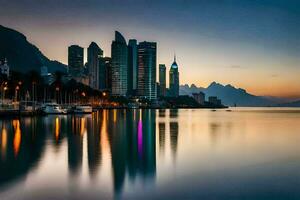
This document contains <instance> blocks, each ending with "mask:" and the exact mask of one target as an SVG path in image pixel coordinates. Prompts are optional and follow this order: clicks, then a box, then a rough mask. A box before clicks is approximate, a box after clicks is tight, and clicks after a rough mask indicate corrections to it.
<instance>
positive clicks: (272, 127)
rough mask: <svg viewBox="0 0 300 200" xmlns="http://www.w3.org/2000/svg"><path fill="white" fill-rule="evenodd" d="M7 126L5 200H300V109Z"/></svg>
mask: <svg viewBox="0 0 300 200" xmlns="http://www.w3.org/2000/svg"><path fill="white" fill-rule="evenodd" d="M230 109H231V110H216V111H214V110H209V109H207V110H206V109H194V110H193V109H179V110H101V111H98V112H96V113H93V114H90V115H73V116H72V115H60V116H56V115H49V116H45V117H32V118H30V117H28V118H20V119H6V120H4V119H2V120H0V199H1V200H6V199H12V200H15V199H26V200H27V199H50V200H53V199H84V200H87V199H208V200H210V199H220V200H222V199H224V200H225V199H226V200H227V199H228V200H229V199H230V200H234V199H243V200H248V199H249V200H255V199H261V200H268V199H270V200H277V199H282V200H289V199H295V200H296V199H300V109H289V108H276V109H274V108H230Z"/></svg>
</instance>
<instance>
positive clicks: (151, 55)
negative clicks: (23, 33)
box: [138, 42, 157, 100]
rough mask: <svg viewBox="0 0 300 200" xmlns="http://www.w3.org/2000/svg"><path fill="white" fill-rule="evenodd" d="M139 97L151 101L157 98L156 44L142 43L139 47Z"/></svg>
mask: <svg viewBox="0 0 300 200" xmlns="http://www.w3.org/2000/svg"><path fill="white" fill-rule="evenodd" d="M138 95H139V96H140V97H145V98H147V99H149V100H154V99H156V98H157V95H156V43H155V42H140V43H139V45H138Z"/></svg>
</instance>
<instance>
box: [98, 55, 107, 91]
mask: <svg viewBox="0 0 300 200" xmlns="http://www.w3.org/2000/svg"><path fill="white" fill-rule="evenodd" d="M98 61H99V70H98V71H99V73H98V77H99V79H98V82H99V89H100V90H104V89H106V84H105V81H106V80H105V78H106V68H105V59H104V57H100V58H99V60H98Z"/></svg>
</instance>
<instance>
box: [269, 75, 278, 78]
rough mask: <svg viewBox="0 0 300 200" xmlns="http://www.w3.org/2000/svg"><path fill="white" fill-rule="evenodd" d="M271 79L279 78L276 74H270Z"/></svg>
mask: <svg viewBox="0 0 300 200" xmlns="http://www.w3.org/2000/svg"><path fill="white" fill-rule="evenodd" d="M271 77H272V78H277V77H279V75H278V74H271Z"/></svg>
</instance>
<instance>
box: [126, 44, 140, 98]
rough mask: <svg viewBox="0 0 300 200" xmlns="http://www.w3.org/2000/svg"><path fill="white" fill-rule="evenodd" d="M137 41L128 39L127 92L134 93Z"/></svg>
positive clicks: (135, 85)
mask: <svg viewBox="0 0 300 200" xmlns="http://www.w3.org/2000/svg"><path fill="white" fill-rule="evenodd" d="M137 54H138V53H137V41H136V40H135V39H131V40H129V43H128V94H129V95H135V92H136V89H137V78H138V75H137V74H138V57H137Z"/></svg>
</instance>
